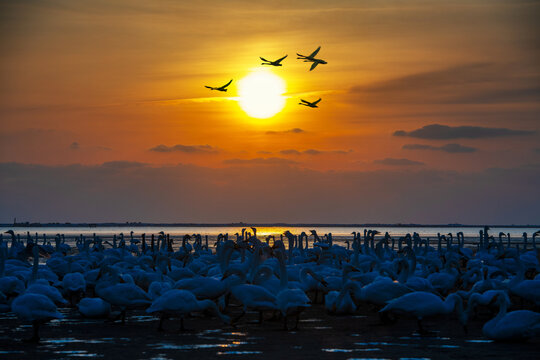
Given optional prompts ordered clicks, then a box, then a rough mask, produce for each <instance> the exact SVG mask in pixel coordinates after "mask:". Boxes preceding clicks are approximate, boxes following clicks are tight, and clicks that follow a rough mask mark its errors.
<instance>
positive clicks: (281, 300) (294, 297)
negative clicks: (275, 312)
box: [276, 251, 311, 330]
mask: <svg viewBox="0 0 540 360" xmlns="http://www.w3.org/2000/svg"><path fill="white" fill-rule="evenodd" d="M277 259H278V260H279V269H280V288H279V293H278V295H277V297H276V302H277V307H278V309H279V310H280V311H281V315H283V327H284V329H285V330H288V328H287V319H288V317H289V316H296V323H295V325H294V328H293V330H295V329H297V328H298V321H299V318H300V313H301V312H302V311H304V310H305V309H306V308H308V307H310V306H311V305H310V300H309V298H308V297H307V295H306V293H305V292H304V291H303V290H301V289H298V288H296V289H289V288H288V279H287V268H286V266H285V255H284V254H283V252H282V251H278V252H277Z"/></svg>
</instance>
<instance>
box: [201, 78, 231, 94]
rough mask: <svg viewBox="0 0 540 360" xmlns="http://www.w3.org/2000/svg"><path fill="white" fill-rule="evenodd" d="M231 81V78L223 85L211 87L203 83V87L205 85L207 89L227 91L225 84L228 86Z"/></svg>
mask: <svg viewBox="0 0 540 360" xmlns="http://www.w3.org/2000/svg"><path fill="white" fill-rule="evenodd" d="M231 83H232V79H231V80H230V81H229V82H228V83H226V84H225V85H223V86H219V87H213V86H207V85H205V86H204V87H205V88H208V89H210V90H217V91H227V86H229V85H230V84H231Z"/></svg>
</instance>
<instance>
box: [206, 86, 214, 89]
mask: <svg viewBox="0 0 540 360" xmlns="http://www.w3.org/2000/svg"><path fill="white" fill-rule="evenodd" d="M204 87H205V88H208V89H214V88H213V87H211V86H207V85H204Z"/></svg>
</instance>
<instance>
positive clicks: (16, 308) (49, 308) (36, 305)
mask: <svg viewBox="0 0 540 360" xmlns="http://www.w3.org/2000/svg"><path fill="white" fill-rule="evenodd" d="M11 311H13V312H14V313H15V314H16V315H17V317H18V318H19V319H21V320H23V321H31V322H32V327H33V336H32V337H31V338H30V339H29V340H28V341H31V342H39V326H40V325H41V324H43V323H45V322H47V321H49V320H51V319H61V318H62V314H60V313H59V312H58V310H57V309H56V305H54V303H53V302H52V300H51V299H49V298H48V297H47V296H45V295H41V294H32V293H25V294H23V295H21V296H19V297H17V298H16V299H15V300H13V302H12V303H11Z"/></svg>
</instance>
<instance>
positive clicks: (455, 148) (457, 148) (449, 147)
mask: <svg viewBox="0 0 540 360" xmlns="http://www.w3.org/2000/svg"><path fill="white" fill-rule="evenodd" d="M403 149H405V150H433V151H444V152H447V153H473V152H476V151H477V150H478V149H476V148H474V147H469V146H463V145H460V144H446V145H443V146H432V145H426V144H405V145H403Z"/></svg>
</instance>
